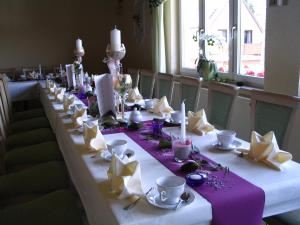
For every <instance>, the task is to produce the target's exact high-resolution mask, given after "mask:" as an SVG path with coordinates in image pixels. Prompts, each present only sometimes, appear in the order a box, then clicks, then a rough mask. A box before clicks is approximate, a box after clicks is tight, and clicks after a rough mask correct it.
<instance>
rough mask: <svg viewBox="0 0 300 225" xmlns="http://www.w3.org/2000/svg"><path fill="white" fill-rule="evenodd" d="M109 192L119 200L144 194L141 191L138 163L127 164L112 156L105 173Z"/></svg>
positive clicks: (125, 159) (125, 161)
mask: <svg viewBox="0 0 300 225" xmlns="http://www.w3.org/2000/svg"><path fill="white" fill-rule="evenodd" d="M107 176H108V180H109V184H110V189H111V192H112V193H114V194H116V195H117V196H118V198H119V199H124V198H128V197H132V196H141V195H143V194H144V192H143V189H142V179H141V168H140V164H139V162H138V161H132V162H128V159H127V158H124V160H122V159H120V158H119V157H118V156H116V155H113V156H112V160H111V163H110V166H109V169H108V171H107Z"/></svg>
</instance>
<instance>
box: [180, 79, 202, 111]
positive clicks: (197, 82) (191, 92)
mask: <svg viewBox="0 0 300 225" xmlns="http://www.w3.org/2000/svg"><path fill="white" fill-rule="evenodd" d="M179 80H180V100H181V101H180V102H182V101H183V100H185V109H186V111H194V112H196V111H197V110H198V103H199V99H200V92H201V85H202V79H201V78H194V77H188V76H181V77H180V79H179Z"/></svg>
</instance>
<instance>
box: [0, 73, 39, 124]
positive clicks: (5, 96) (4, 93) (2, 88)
mask: <svg viewBox="0 0 300 225" xmlns="http://www.w3.org/2000/svg"><path fill="white" fill-rule="evenodd" d="M7 82H8V80H7V77H6V76H2V75H0V94H1V98H2V100H3V103H2V104H4V107H5V110H6V115H5V116H6V118H7V120H8V121H9V122H11V121H19V120H24V119H31V118H35V117H41V116H45V112H44V110H43V108H36V109H32V110H28V111H23V112H16V113H13V110H12V101H11V96H10V93H9V90H8V87H7Z"/></svg>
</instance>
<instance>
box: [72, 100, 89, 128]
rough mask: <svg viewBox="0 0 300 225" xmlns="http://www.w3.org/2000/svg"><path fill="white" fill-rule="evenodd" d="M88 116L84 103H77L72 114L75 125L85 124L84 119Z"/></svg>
mask: <svg viewBox="0 0 300 225" xmlns="http://www.w3.org/2000/svg"><path fill="white" fill-rule="evenodd" d="M86 117H87V112H86V108H84V107H83V106H82V105H75V110H74V114H73V115H72V117H71V118H72V121H73V124H74V127H80V126H82V124H83V121H84V120H85V119H86Z"/></svg>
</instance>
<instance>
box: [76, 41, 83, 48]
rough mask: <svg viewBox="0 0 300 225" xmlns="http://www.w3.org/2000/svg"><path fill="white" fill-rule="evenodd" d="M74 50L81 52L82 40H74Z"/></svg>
mask: <svg viewBox="0 0 300 225" xmlns="http://www.w3.org/2000/svg"><path fill="white" fill-rule="evenodd" d="M76 49H77V51H81V50H82V49H83V47H82V40H81V39H79V38H77V40H76Z"/></svg>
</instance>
